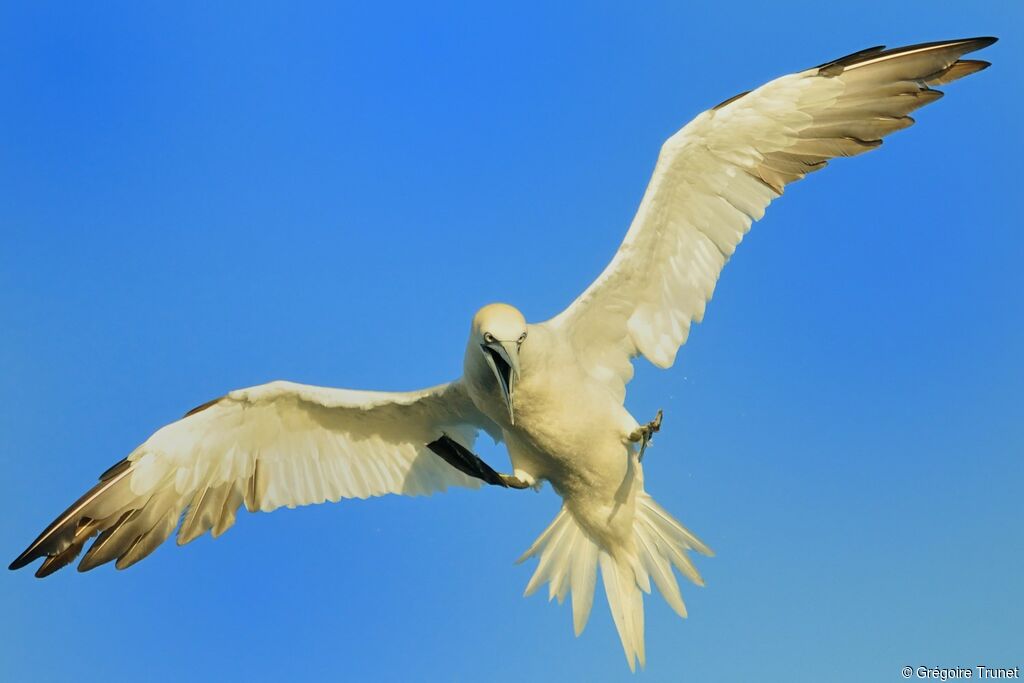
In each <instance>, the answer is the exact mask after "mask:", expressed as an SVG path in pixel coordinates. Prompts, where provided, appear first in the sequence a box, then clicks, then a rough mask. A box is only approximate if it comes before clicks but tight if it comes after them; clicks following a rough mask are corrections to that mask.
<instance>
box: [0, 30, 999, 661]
mask: <svg viewBox="0 0 1024 683" xmlns="http://www.w3.org/2000/svg"><path fill="white" fill-rule="evenodd" d="M995 40H996V39H995V38H969V39H964V40H951V41H943V42H936V43H926V44H921V45H913V46H909V47H901V48H897V49H891V50H886V49H885V48H884V47H873V48H870V49H867V50H862V51H860V52H856V53H854V54H851V55H848V56H846V57H842V58H840V59H836V60H834V61H831V62H828V63H826V64H823V65H821V66H817V67H814V68H811V69H807V70H804V71H800V72H797V73H794V74H790V75H787V76H783V77H781V78H777V79H775V80H773V81H770V82H769V83H767V84H765V85H763V86H761V87H759V88H757V89H755V90H752V91H749V92H746V93H743V94H740V95H737V96H735V97H733V98H730V99H728V100H726V101H725V102H723V103H721V104H719V105H718V106H715V107H713V108H711V109H709V110H707V111H705V112H703V113H702V114H700V115H699V116H697V117H696V118H695V119H693V121H691V122H690V123H689V124H687V125H686V126H685V127H684V128H682V129H681V130H680V131H678V132H677V133H675V134H674V135H673V136H672V137H670V138H669V139H668V140H667V141H666V142H665V144H664V145H663V146H662V148H661V153H660V155H659V157H658V160H657V164H656V166H655V168H654V175H653V177H652V178H651V181H650V184H649V186H648V188H647V191H646V193H645V194H644V196H643V199H642V201H641V203H640V207H639V210H638V211H637V213H636V217H635V218H634V219H633V222H632V225H631V226H630V228H629V231H628V232H627V234H626V237H625V240H624V241H623V243H622V245H621V246H620V247H619V250H618V252H617V253H616V254H615V256H614V258H613V259H612V260H611V263H609V265H608V266H607V267H606V268H605V270H604V271H603V272H602V273H601V274H600V275H599V276H598V278H597V279H596V280H595V281H594V282H593V283H592V284H591V285H590V286H589V287H587V288H586V290H585V291H583V293H582V294H581V295H580V296H579V297H578V298H577V299H576V300H575V301H573V302H572V303H571V304H570V305H569V307H568V308H566V309H565V310H564V311H563V312H562V313H560V314H559V315H557V316H556V317H554V318H552V319H550V320H547V321H544V322H540V323H528V322H527V321H526V319H525V318H524V317H523V315H522V313H520V312H519V311H518V310H517V309H516V308H514V307H513V306H510V305H507V304H501V303H499V304H491V305H488V306H485V307H484V308H482V309H480V310H479V311H477V312H476V314H475V315H474V316H473V319H472V323H471V326H470V331H469V338H468V340H467V342H466V347H465V350H464V356H463V357H464V364H463V376H462V378H461V379H458V380H456V381H454V382H451V383H448V384H442V385H439V386H435V387H432V388H429V389H423V390H420V391H412V392H408V393H387V392H374V391H355V390H349V389H331V388H322V387H315V386H307V385H301V384H294V383H291V382H271V383H269V384H264V385H261V386H256V387H251V388H248V389H239V390H236V391H232V392H230V393H228V394H226V395H225V396H223V397H221V398H218V399H215V400H212V401H209V402H208V403H205V404H203V405H201V406H199V407H197V408H195V409H193V410H191V411H189V412H188V413H187V414H186V415H185V416H184V417H182V418H181V419H180V420H178V421H176V422H172V423H171V424H168V425H167V426H165V427H162V428H161V429H159V430H157V431H156V432H155V433H154V434H153V435H152V436H150V437H149V438H148V439H147V440H146V441H145V442H144V443H143V444H142V445H140V446H139V447H138V448H136V449H135V450H134V451H132V452H131V453H130V454H129V455H128V456H127V457H126V458H125V459H124V460H122V461H121V462H119V463H117V464H116V465H114V466H113V467H111V468H110V469H108V470H107V471H106V472H104V473H103V474H102V475H101V476H100V480H99V483H97V484H96V485H95V486H94V487H93V488H91V489H90V490H89V491H88V492H86V493H85V495H83V496H82V497H81V498H79V499H78V500H77V501H76V502H75V503H74V504H72V505H71V507H69V508H68V509H67V510H66V511H64V512H63V513H62V514H61V515H60V516H58V517H57V519H56V520H54V522H53V523H52V524H50V525H49V526H48V527H46V529H45V530H44V531H43V532H42V534H40V536H39V537H38V538H37V539H36V540H35V541H33V542H32V544H31V545H29V546H28V548H27V549H26V550H25V551H24V552H23V553H22V554H21V555H20V556H18V558H17V559H16V560H14V562H13V563H12V564H11V566H10V568H11V569H19V568H21V567H24V566H26V565H28V564H29V563H31V562H33V561H34V560H36V559H39V558H42V559H43V562H42V564H41V565H40V566H39V568H38V569H37V571H36V576H39V577H44V576H48V575H49V574H52V573H53V572H55V571H57V570H58V569H60V568H62V567H64V566H66V565H68V564H69V563H71V562H72V561H73V560H74V559H75V558H76V557H77V556H78V554H79V553H80V551H81V550H82V549H83V548H84V546H85V544H86V543H87V542H88V541H89V540H90V539H92V538H93V537H97V538H96V539H95V541H93V542H92V545H91V546H90V547H89V549H88V551H87V552H86V553H85V555H84V556H83V557H82V560H81V562H80V563H79V565H78V569H79V570H80V571H87V570H89V569H93V568H95V567H98V566H99V565H101V564H104V563H107V562H111V561H114V562H115V563H116V566H117V568H118V569H124V568H125V567H128V566H131V565H132V564H134V563H136V562H138V561H139V560H141V559H142V558H144V557H146V556H147V555H149V554H150V553H151V552H153V550H154V549H155V548H156V547H157V546H159V545H160V544H161V543H163V542H164V541H165V540H166V539H167V538H168V537H169V536H170V535H171V533H172V532H173V531H174V530H175V529H176V528H177V530H178V532H177V542H178V544H179V545H181V544H185V543H188V542H190V541H192V540H194V539H196V538H198V537H199V536H201V535H203V534H205V533H206V532H210V533H211V534H212V535H213V536H214V537H216V536H220V535H221V534H222V533H224V532H225V531H226V530H227V529H229V528H230V527H231V526H232V525H233V524H234V523H235V518H236V514H237V512H238V509H239V508H240V507H241V506H242V505H245V507H246V509H247V510H249V511H250V512H255V511H263V512H270V511H271V510H275V509H277V508H279V507H289V508H291V507H295V506H297V505H309V504H312V503H322V502H324V501H328V500H329V501H332V502H335V501H338V500H340V499H342V498H367V497H371V496H381V495H384V494H388V493H396V494H404V495H419V494H429V493H432V492H434V491H441V490H444V489H446V488H447V487H449V486H463V487H479V486H481V485H482V483H488V484H492V485H496V486H503V487H507V488H511V489H526V488H531V487H533V488H536V487H539V486H540V485H541V484H542V483H543V482H548V483H550V484H551V486H552V488H553V489H554V490H555V491H556V492H557V493H558V495H559V496H561V498H562V500H563V505H562V508H561V510H560V511H559V513H558V515H557V516H556V517H555V519H554V521H553V522H551V524H550V525H549V526H548V527H547V529H545V530H544V531H543V533H541V535H540V536H539V537H538V538H537V540H536V541H535V542H534V543H533V545H532V546H530V548H529V549H527V551H526V553H525V554H524V555H523V557H522V558H520V559H521V560H523V559H526V558H530V557H537V558H539V562H538V564H537V567H536V570H535V571H534V573H533V576H532V578H531V579H530V581H529V584H528V585H527V588H526V594H527V595H530V594H531V593H533V592H534V591H536V590H537V589H538V588H540V587H541V586H543V585H544V584H545V583H546V584H548V586H549V589H548V590H549V596H550V597H557V598H558V600H559V602H562V601H563V600H564V598H565V597H566V596H568V595H571V599H572V618H573V625H574V628H575V632H576V634H577V635H579V634H580V633H581V632H582V630H583V628H584V626H585V625H586V623H587V620H588V618H589V615H590V611H591V604H592V602H593V596H594V590H595V585H596V581H597V573H598V569H600V573H601V576H602V579H603V583H604V590H605V593H606V595H607V598H608V603H609V606H610V608H611V612H612V617H613V619H614V622H615V626H616V628H617V629H618V634H619V637H620V639H621V641H622V647H623V650H624V652H625V655H626V659H627V660H628V662H629V667H630V669H632V670H635V666H636V663H637V662H639V663H640V665H641V666H643V665H644V662H645V654H644V612H643V594H644V593H649V592H650V591H651V584H652V583H653V584H654V585H655V586H656V587H657V588H658V590H659V591H660V592H661V594H662V595H663V596H664V598H665V600H666V601H667V602H668V603H669V605H671V607H672V609H673V610H675V611H676V612H677V613H678V614H679V615H680V616H683V617H685V616H686V607H685V605H684V603H683V599H682V596H681V594H680V590H679V585H678V583H677V578H676V574H675V572H676V571H678V572H679V573H680V574H681V575H682V576H685V577H686V578H688V579H690V580H691V581H693V582H694V583H696V584H698V585H703V580H702V579H701V576H700V574H699V573H698V571H697V568H696V567H695V566H694V563H693V561H692V560H691V557H690V555H689V553H690V552H697V553H700V554H703V555H708V556H710V555H711V554H712V552H711V550H710V548H709V547H708V546H707V545H705V544H704V543H703V542H702V541H701V540H700V539H698V538H697V536H696V535H694V534H693V533H692V532H691V531H689V530H688V529H687V528H686V527H684V526H683V525H682V524H680V523H679V522H678V521H677V520H676V519H675V518H674V517H672V515H670V514H669V513H668V512H667V511H666V510H665V509H663V508H662V507H661V506H660V505H659V504H658V503H656V502H655V501H654V500H653V499H652V498H651V496H649V495H648V494H647V493H646V492H645V490H644V474H643V457H644V453H645V449H646V447H647V446H648V444H649V442H650V440H651V437H652V435H653V434H654V433H655V432H657V431H658V430H659V428H660V427H661V413H660V412H659V413H658V415H657V416H655V418H654V419H653V420H650V421H649V422H646V423H641V422H640V421H638V420H637V419H635V418H634V417H633V416H632V415H631V414H630V413H629V411H628V410H626V408H625V407H624V401H625V397H626V385H627V384H628V383H629V381H630V379H631V378H632V376H633V365H632V361H633V359H634V358H636V357H638V356H643V357H645V358H646V359H647V360H648V361H650V362H651V363H653V364H654V365H656V366H658V367H660V368H668V367H670V366H671V365H672V364H673V362H674V360H675V357H676V353H677V352H678V350H679V348H680V347H681V346H682V345H683V343H685V341H686V338H687V335H688V334H689V332H690V327H691V325H692V324H693V323H694V322H700V321H701V319H702V318H703V315H704V308H705V305H706V304H707V302H708V301H709V300H710V298H711V295H712V292H713V290H714V287H715V282H716V281H717V279H718V276H719V273H720V272H721V270H722V267H723V266H724V265H725V263H726V261H728V260H729V257H730V256H731V255H732V253H733V251H734V250H735V249H736V246H737V245H738V244H739V243H740V241H741V240H742V239H743V235H744V234H745V233H746V232H747V230H749V228H750V225H751V223H752V222H753V221H755V220H758V219H759V218H761V216H762V215H763V214H764V211H765V208H766V207H767V206H768V204H769V203H770V202H771V201H772V200H773V199H775V198H776V197H778V196H780V195H781V194H782V192H783V190H784V188H785V187H786V185H788V184H789V183H791V182H794V181H797V180H800V179H801V178H803V177H804V176H806V175H807V174H809V173H811V172H813V171H817V170H820V169H822V168H824V167H825V165H826V164H827V162H828V161H829V160H830V159H832V158H835V157H844V156H854V155H857V154H860V153H862V152H867V151H870V150H872V149H875V148H876V147H878V146H879V145H881V144H882V138H883V137H885V136H886V135H888V134H890V133H893V132H895V131H898V130H902V129H903V128H906V127H908V126H910V125H911V124H912V123H914V120H913V119H912V118H910V116H909V114H910V113H911V112H912V111H914V110H915V109H918V108H919V107H922V106H924V105H926V104H930V103H931V102H934V101H935V100H937V99H939V97H941V95H942V93H940V92H939V91H938V90H935V89H934V88H933V86H937V85H944V84H946V83H949V82H951V81H954V80H956V79H958V78H961V77H963V76H967V75H969V74H972V73H975V72H977V71H980V70H982V69H984V68H986V67H987V66H989V64H988V63H987V62H984V61H978V60H967V59H960V57H961V56H963V55H965V54H967V53H970V52H973V51H975V50H979V49H981V48H984V47H986V46H988V45H991V44H992V43H994V42H995ZM480 431H483V432H486V433H487V434H489V435H491V436H492V437H494V438H495V439H496V440H500V441H503V442H504V444H505V446H506V448H507V450H508V455H509V459H510V461H511V472H509V473H500V472H497V471H495V470H494V469H492V468H491V467H490V466H489V465H487V463H485V462H484V461H483V460H481V459H480V458H479V457H478V456H477V455H476V454H475V453H474V452H473V450H472V449H473V445H474V441H475V438H476V437H477V435H478V433H479V432H480Z"/></svg>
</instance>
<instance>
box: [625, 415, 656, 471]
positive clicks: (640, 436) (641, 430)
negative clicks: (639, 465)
mask: <svg viewBox="0 0 1024 683" xmlns="http://www.w3.org/2000/svg"><path fill="white" fill-rule="evenodd" d="M661 417H662V412H661V411H660V410H659V411H658V414H657V415H655V416H654V419H653V420H651V421H650V422H648V423H647V424H645V425H641V426H639V427H637V428H636V429H634V430H633V432H632V433H631V434H630V435H629V440H630V441H632V442H634V443H636V442H638V441H639V442H640V455H639V456H637V457H638V459H639V460H643V459H644V451H646V450H647V446H648V444H650V443H651V439H652V438H654V435H655V434H656V433H657V432H658V430H660V429H661Z"/></svg>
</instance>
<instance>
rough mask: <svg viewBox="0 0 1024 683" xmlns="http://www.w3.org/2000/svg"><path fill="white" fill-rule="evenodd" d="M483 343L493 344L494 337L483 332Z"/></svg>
mask: <svg viewBox="0 0 1024 683" xmlns="http://www.w3.org/2000/svg"><path fill="white" fill-rule="evenodd" d="M484 341H485V342H487V343H488V344H493V343H494V335H493V334H491V333H490V332H484Z"/></svg>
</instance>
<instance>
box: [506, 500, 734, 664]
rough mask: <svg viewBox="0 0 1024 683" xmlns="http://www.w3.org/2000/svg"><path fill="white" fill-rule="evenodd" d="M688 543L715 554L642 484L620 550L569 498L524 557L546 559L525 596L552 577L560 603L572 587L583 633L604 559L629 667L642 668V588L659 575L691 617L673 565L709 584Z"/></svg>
mask: <svg viewBox="0 0 1024 683" xmlns="http://www.w3.org/2000/svg"><path fill="white" fill-rule="evenodd" d="M688 550H696V551H697V552H699V553H702V554H704V555H708V556H711V555H713V554H714V553H712V552H711V549H710V548H708V547H707V546H706V545H704V544H703V543H702V542H701V541H700V540H699V539H698V538H697V537H696V536H694V535H693V534H692V533H690V531H688V530H687V529H686V528H685V527H684V526H683V525H682V524H680V523H679V522H678V521H676V520H675V519H674V518H673V517H672V516H671V515H670V514H669V513H668V512H666V511H665V510H664V508H662V507H661V506H660V505H658V504H657V503H656V502H654V499H653V498H651V497H650V496H649V495H647V494H646V493H644V492H643V491H640V492H638V493H637V497H636V512H635V516H634V520H633V543H632V544H627V545H626V547H625V548H622V549H618V550H616V551H614V552H613V551H610V550H608V549H605V548H602V547H601V545H599V543H598V542H597V541H595V540H594V538H593V537H592V536H591V535H590V534H589V533H587V531H586V530H585V529H584V528H583V527H581V526H580V524H579V523H578V522H577V520H576V518H575V517H574V516H573V514H572V512H571V511H570V510H569V509H568V508H567V507H565V506H564V505H563V506H562V509H561V511H559V513H558V516H557V517H555V519H554V521H553V522H551V524H550V525H549V526H548V528H547V529H545V530H544V533H542V534H541V535H540V536H539V537H538V538H537V540H536V541H534V542H533V545H532V546H530V548H529V550H527V551H526V552H525V553H523V556H522V557H520V558H519V560H518V561H519V562H522V561H524V560H526V559H527V558H529V557H533V556H534V555H538V556H539V558H540V560H539V563H538V564H537V569H536V571H534V573H533V577H531V578H530V583H529V584H528V585H527V586H526V593H525V594H526V595H527V596H529V595H532V594H533V593H534V592H535V591H536V590H537V589H538V588H540V587H541V586H542V585H543V584H544V583H547V584H548V600H551V599H553V598H558V603H559V604H561V603H562V601H563V600H565V596H566V595H567V594H569V593H570V592H571V593H572V619H573V626H574V628H575V630H576V635H577V636H578V635H579V634H580V633H582V632H583V627H584V626H586V624H587V619H588V618H589V616H590V608H591V605H592V604H593V601H594V584H595V582H596V580H597V567H598V565H600V567H601V576H602V577H603V579H604V591H605V595H606V596H607V597H608V606H609V607H610V608H611V611H612V618H613V619H614V620H615V627H616V629H618V631H619V638H620V639H621V640H622V649H623V650H624V651H625V653H626V660H627V661H628V662H629V668H630V670H631V671H636V661H637V660H639V662H640V666H641V667H643V666H644V659H645V658H644V603H643V594H642V593H641V592H640V591H643V592H644V593H650V592H651V579H653V580H654V584H655V585H656V586H657V587H658V590H660V591H661V594H662V595H663V596H664V597H665V600H666V601H667V602H668V604H669V605H671V606H672V609H673V610H675V612H676V613H677V614H678V615H679V616H681V617H684V618H685V617H686V606H685V605H684V604H683V598H682V596H681V595H680V593H679V585H678V584H677V583H676V577H675V574H674V573H673V571H672V567H673V566H675V568H676V569H678V570H679V572H680V573H681V574H682V575H683V576H685V577H687V578H688V579H690V580H691V581H693V582H694V583H696V584H697V585H699V586H703V585H704V580H703V579H702V578H701V577H700V574H698V573H697V569H696V567H694V566H693V562H691V561H690V558H689V557H688V556H687V554H686V551H688Z"/></svg>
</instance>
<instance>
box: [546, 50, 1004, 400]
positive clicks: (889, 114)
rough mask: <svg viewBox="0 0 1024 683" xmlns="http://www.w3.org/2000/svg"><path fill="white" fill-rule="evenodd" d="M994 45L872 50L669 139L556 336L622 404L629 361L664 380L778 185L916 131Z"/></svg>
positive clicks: (766, 88)
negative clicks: (923, 114) (629, 218)
mask: <svg viewBox="0 0 1024 683" xmlns="http://www.w3.org/2000/svg"><path fill="white" fill-rule="evenodd" d="M993 42H995V38H970V39H965V40H953V41H943V42H937V43H924V44H921V45H911V46H908V47H902V48H896V49H892V50H885V49H884V48H882V47H873V48H869V49H867V50H861V51H860V52H856V53H854V54H851V55H847V56H846V57H842V58H840V59H837V60H834V61H832V62H829V63H827V64H823V65H821V66H818V67H815V68H813V69H808V70H806V71H802V72H799V73H795V74H790V75H788V76H783V77H781V78H778V79H775V80H774V81H771V82H769V83H767V84H765V85H763V86H761V87H760V88H757V89H755V90H752V91H749V92H746V93H742V94H740V95H737V96H735V97H733V98H730V99H728V100H726V101H725V102H722V103H721V104H719V105H718V106H716V107H715V108H713V109H711V110H708V111H705V112H703V113H702V114H700V115H699V116H697V117H696V118H695V119H694V120H693V121H691V122H690V123H689V124H688V125H686V126H685V127H684V128H683V129H682V130H680V131H679V132H677V133H676V134H675V135H673V136H672V137H670V138H669V139H668V140H667V141H666V142H665V144H664V145H663V146H662V149H661V154H660V155H659V157H658V162H657V164H656V166H655V169H654V174H653V176H652V177H651V181H650V184H649V185H648V187H647V191H646V193H645V194H644V197H643V200H642V201H641V203H640V208H639V209H638V211H637V214H636V217H635V218H634V219H633V223H632V225H631V226H630V229H629V232H628V233H627V234H626V237H625V240H624V241H623V243H622V246H621V247H620V248H619V250H618V252H617V253H616V254H615V257H614V258H613V259H612V261H611V263H610V264H609V265H608V267H607V268H606V269H605V270H604V272H603V273H601V275H600V276H599V277H598V278H597V280H595V281H594V283H593V284H591V285H590V287H588V288H587V289H586V291H584V292H583V293H582V294H581V295H580V296H579V297H578V298H577V299H576V300H575V301H574V302H573V303H572V305H570V306H569V308H567V309H566V310H565V311H563V312H562V313H561V314H559V315H558V316H556V317H555V318H552V319H551V320H549V321H547V322H546V323H544V324H545V325H548V326H550V327H551V328H554V329H556V330H558V331H561V332H562V333H564V334H565V335H566V336H567V337H568V338H569V340H570V342H571V344H572V345H573V347H574V350H575V351H576V354H577V356H578V357H579V358H580V359H581V361H582V362H583V364H584V365H585V366H586V368H587V369H588V371H589V372H590V373H591V375H592V376H594V377H595V378H596V379H598V380H600V381H602V382H605V383H606V384H607V386H608V387H609V389H610V390H611V391H613V392H614V393H615V395H616V396H617V397H618V398H619V399H620V400H621V399H622V398H624V396H625V387H626V384H627V383H628V382H629V380H630V379H631V378H632V376H633V367H632V363H631V359H632V358H633V357H635V356H638V355H643V356H645V357H646V358H647V359H648V360H650V361H651V362H652V363H653V364H655V365H657V366H659V367H662V368H667V367H669V366H671V365H672V364H673V362H674V361H675V356H676V353H677V352H678V350H679V348H680V346H682V345H683V344H684V343H685V342H686V338H687V336H688V335H689V331H690V326H691V324H692V323H693V322H695V321H696V322H700V320H701V319H702V318H703V315H704V309H705V305H706V303H707V302H708V300H710V298H711V295H712V293H713V291H714V288H715V283H716V282H717V280H718V276H719V274H720V273H721V270H722V268H723V267H724V266H725V263H726V262H727V261H728V259H729V257H730V256H731V255H732V254H733V252H734V251H735V250H736V247H737V246H738V245H739V243H740V241H742V239H743V236H744V235H745V234H746V232H747V231H748V230H749V229H750V226H751V224H752V222H753V221H756V220H758V219H760V218H761V217H762V216H763V215H764V211H765V209H766V208H767V206H768V204H769V203H770V202H771V201H772V200H773V199H775V198H776V197H778V196H779V195H781V194H782V192H783V190H784V189H785V187H786V185H788V184H789V183H792V182H795V181H797V180H800V179H801V178H803V177H805V176H806V175H807V174H809V173H812V172H814V171H817V170H820V169H822V168H824V167H825V166H826V165H827V163H828V161H829V160H830V159H833V158H836V157H845V156H856V155H858V154H863V153H864V152H869V151H871V150H873V149H875V148H877V147H878V146H880V145H881V144H882V138H883V137H884V136H886V135H889V134H891V133H893V132H895V131H898V130H902V129H904V128H907V127H908V126H910V125H912V124H913V123H914V120H913V119H912V118H911V117H910V116H909V114H910V113H911V112H912V111H914V110H916V109H918V108H919V107H922V106H924V105H926V104H929V103H931V102H934V101H935V100H936V99H938V98H939V97H941V96H942V93H941V92H939V91H937V90H934V89H932V88H931V87H929V86H931V85H944V84H946V83H949V82H951V81H954V80H956V79H958V78H962V77H964V76H967V75H969V74H972V73H976V72H978V71H980V70H982V69H984V68H985V67H987V66H988V62H984V61H980V60H961V59H960V57H961V56H962V55H964V54H967V53H969V52H973V51H975V50H979V49H981V48H983V47H986V46H988V45H991V44H992V43H993Z"/></svg>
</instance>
